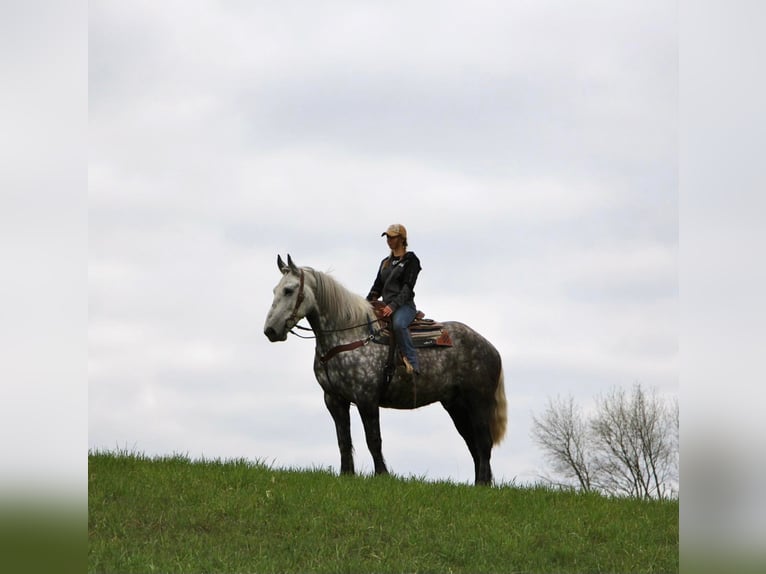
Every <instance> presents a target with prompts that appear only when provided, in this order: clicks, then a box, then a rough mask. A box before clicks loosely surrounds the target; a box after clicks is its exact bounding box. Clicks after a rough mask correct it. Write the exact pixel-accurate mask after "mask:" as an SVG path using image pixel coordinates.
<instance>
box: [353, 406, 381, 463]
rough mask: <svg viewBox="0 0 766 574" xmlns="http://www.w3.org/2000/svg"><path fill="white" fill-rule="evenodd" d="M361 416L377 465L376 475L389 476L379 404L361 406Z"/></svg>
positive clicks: (368, 446) (368, 445)
mask: <svg viewBox="0 0 766 574" xmlns="http://www.w3.org/2000/svg"><path fill="white" fill-rule="evenodd" d="M358 407H359V415H360V416H361V417H362V424H363V425H364V435H365V437H366V438H367V448H369V449H370V454H372V460H373V461H374V463H375V474H388V469H387V468H386V461H384V460H383V440H382V439H381V438H380V409H379V407H378V404H377V403H370V404H360V405H358Z"/></svg>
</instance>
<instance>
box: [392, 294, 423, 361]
mask: <svg viewBox="0 0 766 574" xmlns="http://www.w3.org/2000/svg"><path fill="white" fill-rule="evenodd" d="M417 314H418V311H417V309H415V306H414V305H403V306H401V307H399V308H398V309H397V310H396V311H394V315H393V318H392V321H391V323H392V327H393V329H394V335H395V336H396V344H397V345H399V350H400V351H401V352H402V354H403V355H404V356H405V357H407V360H408V361H409V362H410V365H412V367H413V368H414V369H415V370H416V371H419V370H420V365H419V364H418V355H417V353H415V345H413V344H412V337H411V336H410V330H409V328H408V327H409V326H410V323H412V321H413V319H415V315H417Z"/></svg>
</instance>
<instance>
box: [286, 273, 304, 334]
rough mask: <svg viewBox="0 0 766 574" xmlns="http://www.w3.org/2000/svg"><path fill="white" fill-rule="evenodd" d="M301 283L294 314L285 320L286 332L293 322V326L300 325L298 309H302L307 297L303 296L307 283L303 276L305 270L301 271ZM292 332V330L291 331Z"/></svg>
mask: <svg viewBox="0 0 766 574" xmlns="http://www.w3.org/2000/svg"><path fill="white" fill-rule="evenodd" d="M300 271H301V275H300V283H299V285H298V296H297V297H296V298H295V307H293V312H292V313H290V316H289V317H288V318H287V319H286V320H285V330H287V326H288V325H289V324H290V323H291V322H292V323H293V325H297V323H298V309H299V308H300V306H301V304H302V303H303V299H304V298H305V295H304V294H303V285H304V283H305V277H304V274H303V269H301V270H300ZM290 332H292V329H291V330H290Z"/></svg>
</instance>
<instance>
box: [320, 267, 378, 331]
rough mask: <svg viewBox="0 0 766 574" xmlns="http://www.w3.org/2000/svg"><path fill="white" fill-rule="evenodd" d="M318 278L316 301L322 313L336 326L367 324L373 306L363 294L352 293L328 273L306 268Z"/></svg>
mask: <svg viewBox="0 0 766 574" xmlns="http://www.w3.org/2000/svg"><path fill="white" fill-rule="evenodd" d="M306 270H307V271H310V272H311V273H313V275H314V278H315V279H316V292H315V296H316V301H317V306H318V307H319V309H320V313H321V314H322V315H323V316H325V318H326V319H329V320H330V321H333V322H334V323H335V327H336V328H344V327H351V326H357V325H366V324H367V321H368V317H370V316H371V311H372V309H371V307H370V303H369V301H367V300H366V299H365V298H364V297H362V296H361V295H357V294H356V293H352V292H351V291H349V290H348V289H346V288H345V287H344V286H343V285H341V284H340V283H339V282H338V281H337V280H336V279H334V278H333V277H330V276H329V275H327V274H326V273H322V272H321V271H316V270H315V269H311V268H306Z"/></svg>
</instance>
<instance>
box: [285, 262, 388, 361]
mask: <svg viewBox="0 0 766 574" xmlns="http://www.w3.org/2000/svg"><path fill="white" fill-rule="evenodd" d="M304 283H305V277H304V273H303V269H301V275H300V285H299V286H298V296H297V297H296V300H295V307H293V312H292V313H291V314H290V316H289V317H288V318H287V321H286V322H285V323H286V324H287V323H290V322H295V326H294V327H293V329H300V330H301V331H313V332H314V336H313V337H312V336H303V335H299V334H298V333H296V332H295V331H293V329H290V331H289V333H290V334H291V335H295V336H296V337H298V338H299V339H316V338H317V334H318V333H319V334H321V333H340V332H342V331H351V330H353V329H358V328H359V327H364V326H365V325H367V327H369V329H370V334H369V335H368V336H367V337H365V338H364V339H360V340H358V341H354V342H352V343H346V344H344V345H337V346H335V347H333V348H332V349H330V350H329V351H327V353H325V354H324V355H320V356H319V362H320V363H322V364H323V365H326V363H327V361H329V360H330V359H332V358H333V357H334V356H335V355H337V354H338V353H343V352H345V351H353V350H354V349H358V348H359V347H364V346H365V345H367V344H368V343H369V342H370V341H372V340H373V339H374V338H375V333H374V332H373V330H372V321H371V320H370V318H369V317H368V318H367V323H363V324H361V325H353V326H351V327H343V328H341V329H322V330H320V331H314V329H312V328H310V327H302V326H301V325H298V321H297V317H298V309H299V308H300V306H301V304H302V303H303V300H304V298H305V296H304V294H303V286H304ZM375 321H376V322H379V321H380V320H379V319H377V318H376V319H375ZM317 354H319V353H318V350H317Z"/></svg>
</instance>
